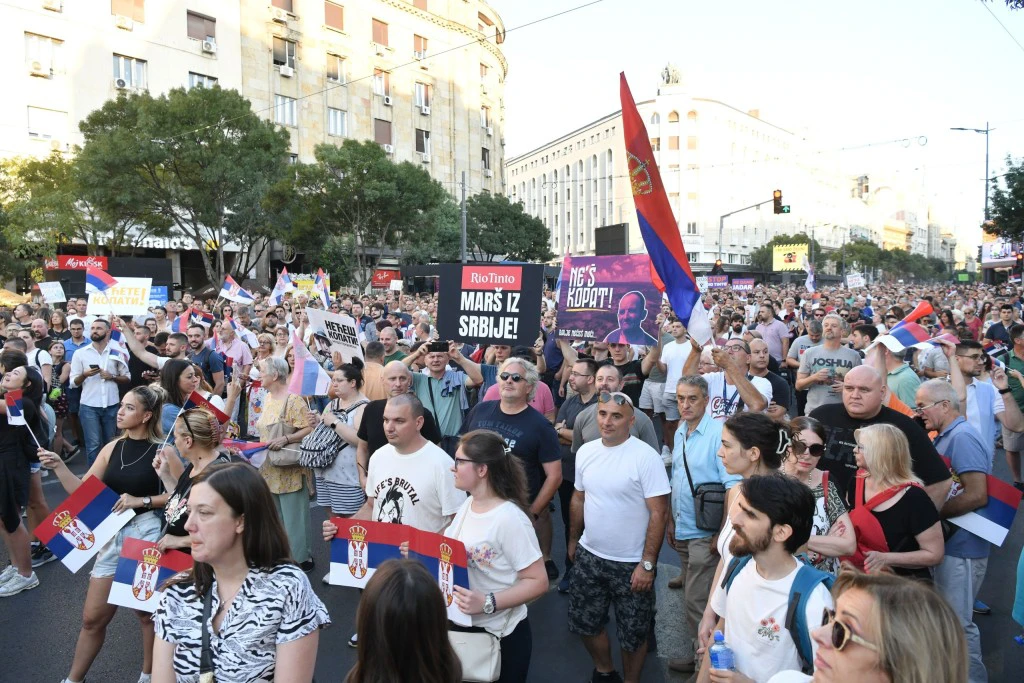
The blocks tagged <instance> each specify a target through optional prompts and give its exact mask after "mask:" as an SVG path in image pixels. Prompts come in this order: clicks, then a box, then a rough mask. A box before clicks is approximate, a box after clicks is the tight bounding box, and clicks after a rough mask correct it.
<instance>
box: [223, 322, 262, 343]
mask: <svg viewBox="0 0 1024 683" xmlns="http://www.w3.org/2000/svg"><path fill="white" fill-rule="evenodd" d="M228 325H231V329H233V330H234V331H235V334H237V335H238V338H239V339H241V340H242V341H244V342H245V343H246V344H248V345H249V348H251V349H255V348H257V347H259V345H260V342H259V340H257V339H256V335H255V334H253V333H252V332H251V331H250V330H247V329H246V328H245V327H243V326H242V324H241V323H240V322H238V321H237V320H235V319H234V318H228Z"/></svg>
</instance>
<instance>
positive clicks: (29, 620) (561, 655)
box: [0, 451, 1024, 683]
mask: <svg viewBox="0 0 1024 683" xmlns="http://www.w3.org/2000/svg"><path fill="white" fill-rule="evenodd" d="M81 460H82V459H81V458H79V459H78V460H76V461H75V462H74V463H72V469H74V470H75V471H76V472H79V473H81V472H82V471H83V470H84V468H85V465H84V463H83V462H81ZM995 464H996V473H997V474H998V475H1000V476H1003V477H1004V478H1005V477H1006V474H1007V468H1006V463H1005V460H1004V458H1003V454H1002V451H1000V452H998V453H997V455H996V463H995ZM44 489H45V491H46V496H47V499H48V501H49V502H50V504H51V505H54V504H57V503H58V502H59V501H60V500H62V499H63V498H64V491H63V489H62V488H61V487H60V484H59V483H57V482H56V480H55V478H54V477H53V476H50V477H47V478H46V479H44ZM311 514H312V515H313V521H314V524H313V528H314V529H316V528H319V525H320V521H321V520H322V519H323V518H324V515H323V512H322V511H321V510H319V509H317V508H313V509H312V510H311ZM555 517H556V533H555V537H556V540H555V544H556V548H555V552H554V557H555V558H556V561H557V562H558V564H559V565H560V566H561V558H562V557H563V555H564V546H563V544H562V542H561V533H560V526H559V525H560V519H559V517H558V515H557V514H556V515H555ZM1022 518H1024V515H1018V516H1017V519H1016V521H1015V524H1014V527H1013V530H1012V531H1011V533H1010V536H1009V537H1008V538H1007V541H1006V543H1005V545H1004V546H1003V547H1002V548H997V549H995V550H994V551H993V554H992V558H991V560H990V563H989V569H988V576H987V578H986V580H985V583H984V585H983V587H982V589H981V599H982V600H984V601H985V602H987V603H988V604H989V605H991V607H992V614H991V615H989V616H984V617H977V623H978V624H979V626H980V628H981V632H982V642H983V647H984V653H985V664H986V666H987V667H988V671H989V679H990V680H991V681H994V682H995V681H1020V680H1021V679H1022V675H1021V671H1024V647H1021V646H1019V645H1016V644H1015V643H1014V642H1013V636H1014V635H1015V634H1017V633H1020V632H1021V631H1022V630H1024V629H1022V628H1021V627H1020V626H1018V625H1017V624H1015V623H1014V622H1013V620H1012V618H1011V617H1010V610H1011V607H1012V605H1013V598H1014V589H1015V585H1016V567H1017V559H1018V557H1019V556H1020V553H1021V545H1022V542H1024V521H1022ZM315 547H316V558H315V559H316V563H317V567H316V569H315V570H314V571H313V572H312V573H311V574H310V578H311V581H312V584H313V587H314V589H315V590H316V592H317V594H318V595H319V596H320V598H321V599H322V600H323V601H324V603H325V604H326V606H327V609H328V611H329V612H330V614H331V618H332V620H333V624H332V626H331V627H329V628H328V629H326V630H325V631H324V632H323V633H322V634H321V638H320V649H319V652H318V656H317V667H316V677H317V680H318V681H320V682H321V683H324V682H325V681H326V682H330V681H340V680H342V679H343V678H344V676H345V674H346V673H347V672H348V670H349V668H350V667H351V666H352V664H353V663H354V662H355V651H354V650H352V649H350V648H349V647H347V646H346V643H347V640H348V638H349V636H350V635H351V634H352V632H353V630H354V623H355V612H356V607H357V605H358V594H357V592H356V591H354V590H352V589H346V588H339V587H333V586H324V585H323V584H321V583H320V578H321V577H322V576H323V574H324V573H326V571H327V569H328V562H329V560H328V554H327V545H326V544H324V543H319V542H318V543H315ZM0 563H3V564H6V563H7V557H6V551H5V550H4V549H3V548H2V546H0ZM89 566H91V565H87V567H86V568H84V569H82V570H80V571H79V573H78V574H71V573H70V572H69V571H68V570H67V569H65V568H64V566H63V565H61V564H60V563H59V562H52V563H50V564H48V565H46V566H44V567H41V568H40V569H39V570H38V573H39V578H40V581H41V585H40V587H39V588H37V589H35V590H32V591H29V592H26V593H22V594H21V595H18V596H15V597H13V598H7V599H4V600H3V601H2V602H0V633H2V634H4V635H3V637H2V638H0V662H2V665H0V667H2V668H0V671H2V673H0V680H3V681H19V682H20V681H27V682H35V681H40V682H46V681H50V682H52V683H57V682H58V681H60V680H61V679H62V678H63V677H64V676H66V675H67V671H68V668H69V666H70V663H71V658H72V655H73V652H74V646H75V640H76V638H77V635H78V629H79V626H80V623H81V607H82V604H83V602H84V599H85V592H86V587H87V583H88V571H87V570H88V567H89ZM678 566H679V560H678V556H677V555H676V554H675V552H674V551H672V550H671V549H670V548H668V546H667V545H666V546H665V547H663V548H662V553H661V557H660V560H659V564H658V569H659V571H658V579H657V591H658V618H657V627H656V628H657V637H658V648H659V651H658V652H657V653H652V654H649V655H648V659H647V664H646V666H645V668H644V675H643V679H642V680H643V681H644V682H645V683H654V682H656V681H672V682H673V683H679V682H681V681H684V680H686V679H687V677H685V676H682V675H680V674H672V675H670V674H669V673H668V670H667V668H666V667H665V659H666V658H667V657H671V656H676V655H678V653H679V650H680V648H681V645H682V643H683V642H684V639H686V638H688V637H689V636H688V634H685V633H684V632H683V631H684V627H683V624H682V607H681V600H682V592H681V591H678V590H676V591H673V590H669V589H668V588H667V587H666V585H665V584H666V583H667V581H668V580H669V579H670V578H672V577H673V576H674V575H675V573H676V572H677V571H678ZM567 604H568V598H567V597H566V596H564V595H561V594H559V593H558V592H557V591H555V589H554V583H553V584H552V588H551V590H550V591H549V592H548V594H546V595H545V596H543V597H542V598H541V599H540V600H538V601H537V602H535V603H534V604H532V605H530V608H529V611H530V622H531V626H532V629H533V634H534V638H533V648H534V649H533V659H532V664H531V669H530V680H531V681H537V682H540V683H547V682H552V683H556V682H557V683H572V682H575V681H580V682H582V681H587V680H589V676H590V671H591V669H592V664H591V662H590V658H589V657H588V655H587V653H586V651H585V649H584V648H583V645H582V643H581V642H580V640H579V639H578V638H577V637H575V636H573V635H572V634H570V633H569V632H568V630H567V629H566V610H567ZM612 623H614V622H612ZM137 624H138V622H137V620H136V619H135V616H134V614H132V613H131V612H129V611H128V610H120V611H119V613H118V614H117V616H116V617H115V618H114V620H113V622H112V623H111V625H110V627H109V629H108V632H107V640H106V645H105V646H104V648H103V650H102V652H101V653H100V655H99V657H97V659H96V662H95V664H94V665H93V667H92V671H90V673H89V677H88V681H89V683H135V681H137V680H138V674H139V671H140V665H141V656H142V655H141V636H140V632H139V629H138V626H137ZM611 632H612V634H613V638H614V626H613V625H612V628H611ZM615 659H616V662H617V663H618V662H619V661H620V660H619V657H618V655H617V653H616V656H615ZM620 670H621V669H620ZM1014 671H1016V672H1017V673H1016V674H1014V673H1013V672H1014Z"/></svg>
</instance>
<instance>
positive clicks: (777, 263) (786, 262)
mask: <svg viewBox="0 0 1024 683" xmlns="http://www.w3.org/2000/svg"><path fill="white" fill-rule="evenodd" d="M806 260H807V245H806V244H777V245H775V246H774V247H772V270H774V271H780V270H803V269H804V262H805V261H806Z"/></svg>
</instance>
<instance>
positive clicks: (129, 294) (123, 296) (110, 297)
mask: <svg viewBox="0 0 1024 683" xmlns="http://www.w3.org/2000/svg"><path fill="white" fill-rule="evenodd" d="M152 284H153V279H152V278H148V277H119V278H117V284H116V285H114V286H113V287H111V288H110V289H108V290H107V291H106V292H93V293H91V294H90V295H89V315H109V314H111V313H113V314H114V315H143V314H145V313H147V312H149V290H150V286H151V285H152Z"/></svg>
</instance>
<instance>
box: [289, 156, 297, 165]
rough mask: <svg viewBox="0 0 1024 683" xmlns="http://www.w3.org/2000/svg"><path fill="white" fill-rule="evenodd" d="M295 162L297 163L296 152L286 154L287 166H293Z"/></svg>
mask: <svg viewBox="0 0 1024 683" xmlns="http://www.w3.org/2000/svg"><path fill="white" fill-rule="evenodd" d="M297 163H299V155H298V154H289V155H288V165H289V166H294V165H295V164H297Z"/></svg>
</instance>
